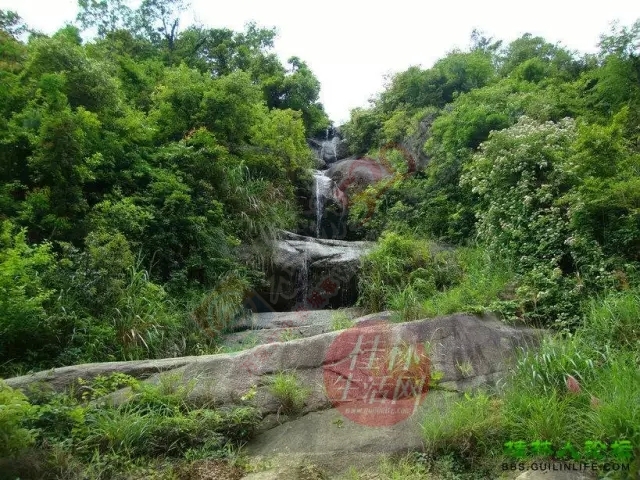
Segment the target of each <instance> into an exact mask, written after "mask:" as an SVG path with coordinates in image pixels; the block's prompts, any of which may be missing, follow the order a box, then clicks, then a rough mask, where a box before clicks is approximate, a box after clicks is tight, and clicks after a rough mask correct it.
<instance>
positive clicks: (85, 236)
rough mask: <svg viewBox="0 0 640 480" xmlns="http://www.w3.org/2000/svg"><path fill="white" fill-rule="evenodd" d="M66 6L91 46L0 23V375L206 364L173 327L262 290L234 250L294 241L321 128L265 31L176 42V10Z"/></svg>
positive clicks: (176, 6) (164, 4)
mask: <svg viewBox="0 0 640 480" xmlns="http://www.w3.org/2000/svg"><path fill="white" fill-rule="evenodd" d="M79 7H80V13H79V16H78V24H79V25H80V26H81V27H82V28H83V29H87V32H88V33H93V35H95V36H94V37H93V39H92V40H90V41H83V40H82V37H81V33H82V30H80V29H79V28H78V27H75V26H66V27H65V28H63V29H61V30H59V31H58V32H57V33H55V34H54V35H52V36H46V35H43V34H40V33H38V32H31V34H30V36H28V39H27V37H26V35H27V34H26V31H27V30H28V29H27V27H26V26H25V25H24V24H23V23H22V21H21V20H20V18H19V17H18V16H17V15H16V14H15V13H13V12H4V11H2V12H1V13H2V16H1V17H0V20H1V21H2V24H1V25H0V27H1V29H0V55H1V57H0V82H1V85H2V87H1V88H0V112H1V114H0V219H1V221H2V228H1V234H0V243H1V244H2V246H1V249H0V289H1V291H2V294H1V295H0V316H1V320H0V373H4V372H8V371H15V370H20V369H25V368H27V369H28V368H31V367H46V366H50V365H59V364H69V363H77V362H80V361H95V360H108V359H124V358H140V357H144V356H156V357H157V356H160V357H162V356H167V355H177V354H184V353H188V352H192V353H197V352H199V351H202V350H203V349H206V348H207V344H208V343H210V342H209V340H211V339H210V338H209V337H207V336H205V335H202V334H201V332H198V331H197V326H196V325H195V324H194V323H193V322H192V321H191V320H190V319H189V318H188V315H187V313H185V312H187V311H188V310H189V309H191V308H195V307H197V306H198V304H199V302H200V299H204V301H210V300H211V292H212V291H219V290H220V287H219V286H220V284H221V282H222V283H224V282H227V284H228V283H229V282H231V283H233V285H235V287H236V288H237V289H239V291H238V292H237V294H236V297H239V298H240V300H241V299H242V297H243V293H244V292H243V289H247V288H249V287H250V286H251V285H255V284H256V282H258V281H259V280H260V278H259V277H260V276H259V272H257V271H253V270H252V269H251V268H249V267H247V266H245V265H244V264H242V263H241V262H239V260H238V253H237V251H238V247H239V246H241V245H243V244H249V243H255V242H259V241H261V239H262V240H264V239H266V238H269V237H270V236H271V235H272V234H273V232H274V231H275V230H276V229H278V228H286V227H292V226H295V225H296V223H297V220H298V213H299V212H298V206H297V203H296V197H295V190H296V186H297V185H298V184H299V182H301V181H303V180H304V178H305V177H306V176H307V175H308V173H307V169H308V168H309V167H310V166H311V161H312V156H311V152H310V151H309V149H308V146H307V143H306V140H305V139H306V137H307V136H311V135H312V134H314V133H315V132H316V131H318V130H322V129H324V128H325V127H326V126H327V125H328V119H327V116H326V114H325V113H324V111H323V108H322V105H321V104H319V103H318V94H319V88H320V86H319V82H318V81H317V79H316V78H315V77H314V75H313V73H312V72H311V71H310V70H309V68H308V67H307V65H306V64H305V63H304V62H303V61H302V60H301V59H299V58H297V57H294V58H291V59H290V60H289V63H288V64H287V65H282V64H281V63H280V61H279V60H278V58H277V57H276V56H275V55H274V54H273V53H272V52H271V51H270V49H271V47H272V46H273V41H274V38H275V30H270V29H264V28H259V27H258V26H256V25H254V24H250V25H248V26H247V27H246V30H245V31H244V32H233V31H230V30H226V29H207V28H203V27H199V26H189V27H187V28H185V29H180V26H179V23H178V21H177V19H178V17H179V13H180V11H181V9H182V8H183V3H182V2H181V1H178V0H145V1H144V2H142V3H141V5H140V7H139V8H138V9H137V10H132V9H130V8H129V7H127V6H126V4H125V3H124V2H121V1H103V2H95V1H85V0H81V1H80V2H79ZM230 273H232V274H233V276H234V278H233V279H230V278H229V274H230ZM216 288H218V290H216ZM236 297H234V298H236ZM236 302H237V300H236ZM185 307H188V308H185ZM235 308H237V305H236V306H235ZM201 310H202V309H201ZM211 315H215V312H214V313H210V316H211ZM200 316H202V315H200ZM203 320H207V319H203ZM215 320H216V319H215V318H214V319H211V318H209V319H208V321H209V322H210V323H214V324H215V323H216V322H215ZM36 332H37V333H36ZM210 333H212V334H214V335H215V333H216V329H215V328H214V329H213V331H212V332H210Z"/></svg>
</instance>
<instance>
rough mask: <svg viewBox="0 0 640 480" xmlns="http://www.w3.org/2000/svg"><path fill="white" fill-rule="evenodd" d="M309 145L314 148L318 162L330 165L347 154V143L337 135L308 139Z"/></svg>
mask: <svg viewBox="0 0 640 480" xmlns="http://www.w3.org/2000/svg"><path fill="white" fill-rule="evenodd" d="M309 146H310V147H311V148H312V149H313V150H314V152H315V154H316V158H317V159H318V163H319V164H325V165H331V164H332V163H335V162H337V161H338V160H342V159H343V158H347V157H348V156H349V145H348V143H347V142H346V140H343V139H342V138H340V137H339V136H337V135H336V136H334V137H333V138H330V139H328V140H316V139H309ZM319 168H323V167H319Z"/></svg>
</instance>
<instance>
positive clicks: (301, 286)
mask: <svg viewBox="0 0 640 480" xmlns="http://www.w3.org/2000/svg"><path fill="white" fill-rule="evenodd" d="M308 292H309V249H308V248H305V249H304V253H303V254H302V268H301V269H300V274H299V276H298V295H297V304H298V306H299V307H300V308H302V309H303V310H307V308H308V306H307V293H308Z"/></svg>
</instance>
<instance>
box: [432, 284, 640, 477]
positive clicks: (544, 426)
mask: <svg viewBox="0 0 640 480" xmlns="http://www.w3.org/2000/svg"><path fill="white" fill-rule="evenodd" d="M637 298H638V292H637V291H627V292H623V293H613V294H609V295H607V296H605V297H604V298H601V299H599V300H593V301H592V302H591V308H590V313H589V316H588V319H587V320H586V322H585V324H584V325H583V326H582V327H580V328H579V329H578V331H577V332H576V333H575V335H574V336H572V337H568V338H562V337H560V336H556V337H552V338H547V339H545V340H544V341H543V343H542V344H541V346H540V347H539V348H538V349H536V350H532V351H529V352H524V351H523V352H521V354H520V356H519V359H518V361H517V363H516V364H515V366H514V369H513V371H512V372H511V374H510V375H509V376H508V378H507V379H506V381H505V383H504V384H503V385H502V387H501V388H500V389H499V390H498V392H497V393H496V394H495V395H494V396H493V398H489V397H487V396H484V395H480V396H467V397H466V398H465V399H464V400H461V401H459V402H457V403H455V404H453V405H452V406H451V407H450V409H449V410H448V411H447V412H446V413H445V415H443V416H441V417H434V416H433V415H430V416H428V417H425V418H424V420H423V423H422V425H423V433H424V439H425V441H426V444H427V448H428V449H431V450H434V451H438V452H442V453H454V454H458V455H465V456H468V457H471V458H473V457H474V456H480V457H483V456H484V457H488V456H499V455H501V452H502V449H503V442H504V441H505V439H508V440H511V441H519V440H522V441H524V442H526V443H529V442H533V441H537V440H540V441H550V442H552V445H553V446H554V447H555V449H556V450H557V448H558V447H561V446H563V445H564V444H566V442H570V443H571V444H572V445H573V446H575V447H576V449H577V450H578V451H581V452H583V454H584V453H585V450H584V447H585V442H587V441H600V442H603V443H605V444H607V445H611V444H612V443H613V442H615V441H617V440H629V441H630V442H631V444H632V445H633V447H634V448H635V451H634V455H635V460H634V461H633V462H632V464H631V472H630V473H629V475H630V476H628V477H625V476H624V475H625V474H621V475H622V476H620V477H615V478H636V477H635V475H638V473H639V472H640V344H639V343H638V342H637V341H633V339H634V338H635V337H634V335H636V334H637V325H638V318H639V317H638V316H637V315H636V312H637V311H638V308H639V307H638V304H637V303H636V301H635V299H637ZM609 460H611V458H609Z"/></svg>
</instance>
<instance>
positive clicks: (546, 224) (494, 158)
mask: <svg viewBox="0 0 640 480" xmlns="http://www.w3.org/2000/svg"><path fill="white" fill-rule="evenodd" d="M576 137H577V128H576V125H575V121H574V120H572V119H569V118H566V119H563V120H561V121H559V122H557V123H554V122H544V123H540V122H537V121H535V120H532V119H531V118H528V117H521V118H520V119H519V121H518V122H517V124H515V125H513V126H512V127H510V128H507V129H504V130H501V131H497V132H493V133H492V134H491V135H490V137H489V140H487V141H486V142H484V143H483V144H482V145H481V147H480V149H479V150H478V152H477V153H476V154H475V155H474V156H473V159H472V161H471V162H470V163H469V164H468V165H467V167H466V169H465V172H464V173H463V175H462V178H461V183H462V185H463V186H469V187H471V189H472V191H473V192H474V193H476V194H478V195H479V196H480V198H481V204H480V205H478V207H477V210H476V211H477V213H476V215H477V219H478V224H477V229H478V235H479V236H480V238H481V239H482V240H483V241H484V242H486V243H487V244H488V245H489V246H490V248H491V249H493V250H494V251H495V252H496V253H498V254H499V255H501V256H504V257H508V258H510V259H512V260H513V261H514V264H515V266H516V268H517V269H518V270H519V271H520V273H522V274H523V282H522V286H521V287H520V288H519V290H518V292H517V293H518V295H519V297H520V299H521V300H522V301H523V302H524V303H525V304H526V307H527V310H528V311H529V312H531V313H530V314H529V316H530V317H531V318H532V319H536V320H539V321H540V322H541V323H544V324H548V323H550V322H561V323H563V324H570V323H573V322H574V321H575V320H577V305H578V303H579V298H580V295H581V293H582V289H583V287H584V278H582V276H581V270H580V266H581V264H584V263H588V264H589V265H591V266H593V265H594V264H595V265H598V264H599V263H600V255H599V249H598V245H597V244H595V243H593V242H589V241H588V239H585V238H583V237H582V236H581V235H580V233H579V232H577V231H575V230H574V229H573V228H572V223H571V216H570V215H571V211H570V207H571V205H570V202H569V200H570V196H569V195H568V193H569V192H571V191H572V189H573V188H574V187H575V186H576V185H578V184H579V183H580V179H579V176H578V175H577V169H576V166H575V164H574V161H575V160H574V159H575V158H576V157H575V155H574V150H573V145H574V142H575V140H576ZM586 258H588V262H584V261H583V260H585V259H586Z"/></svg>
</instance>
